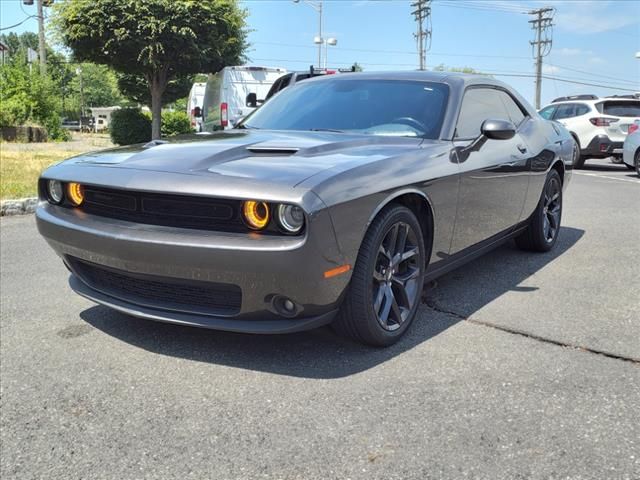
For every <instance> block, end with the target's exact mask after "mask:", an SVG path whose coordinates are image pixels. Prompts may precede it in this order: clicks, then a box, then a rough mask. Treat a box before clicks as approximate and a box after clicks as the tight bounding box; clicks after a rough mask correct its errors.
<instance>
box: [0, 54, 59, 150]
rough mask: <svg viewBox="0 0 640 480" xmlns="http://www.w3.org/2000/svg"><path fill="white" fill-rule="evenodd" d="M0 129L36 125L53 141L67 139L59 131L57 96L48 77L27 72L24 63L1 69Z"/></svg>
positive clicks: (6, 65) (10, 63) (14, 62)
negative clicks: (45, 130)
mask: <svg viewBox="0 0 640 480" xmlns="http://www.w3.org/2000/svg"><path fill="white" fill-rule="evenodd" d="M0 91H1V92H2V97H3V98H2V101H1V102H0V126H3V127H17V126H22V125H39V126H42V127H45V128H46V129H47V132H48V135H49V138H51V139H52V140H67V139H68V138H69V134H68V132H67V131H66V130H64V129H63V128H62V122H61V119H60V111H59V110H60V109H59V105H58V101H57V96H58V93H57V91H56V87H55V83H54V82H53V80H52V79H51V77H49V76H46V75H40V73H39V72H38V71H37V70H35V71H29V69H28V67H27V65H26V63H25V62H18V61H13V62H8V63H6V64H5V65H2V66H1V67H0Z"/></svg>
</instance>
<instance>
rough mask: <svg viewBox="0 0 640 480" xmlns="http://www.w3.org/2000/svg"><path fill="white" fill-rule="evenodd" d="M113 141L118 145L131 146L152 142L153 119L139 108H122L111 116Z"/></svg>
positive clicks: (110, 125) (110, 128)
mask: <svg viewBox="0 0 640 480" xmlns="http://www.w3.org/2000/svg"><path fill="white" fill-rule="evenodd" d="M109 130H110V134H111V140H112V141H113V143H117V144H118V145H131V144H132V143H143V142H148V141H149V140H151V119H150V118H149V117H148V116H147V115H145V114H144V113H142V112H141V111H140V110H139V109H137V108H122V109H120V110H116V111H114V112H113V113H112V114H111V122H110V124H109Z"/></svg>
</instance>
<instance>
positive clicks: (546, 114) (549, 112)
mask: <svg viewBox="0 0 640 480" xmlns="http://www.w3.org/2000/svg"><path fill="white" fill-rule="evenodd" d="M555 111H556V107H555V105H554V106H552V107H546V108H543V109H542V110H540V116H541V117H542V118H546V119H547V120H551V117H552V116H553V112H555Z"/></svg>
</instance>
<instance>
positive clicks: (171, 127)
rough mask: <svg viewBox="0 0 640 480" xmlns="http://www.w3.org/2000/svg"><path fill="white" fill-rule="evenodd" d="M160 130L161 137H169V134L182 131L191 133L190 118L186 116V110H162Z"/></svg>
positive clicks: (181, 132) (178, 133) (177, 133)
mask: <svg viewBox="0 0 640 480" xmlns="http://www.w3.org/2000/svg"><path fill="white" fill-rule="evenodd" d="M161 132H162V136H163V137H170V136H171V135H180V134H183V133H192V132H193V128H192V127H191V120H189V117H188V116H187V114H186V112H180V111H175V110H174V111H170V110H167V111H164V112H162V127H161Z"/></svg>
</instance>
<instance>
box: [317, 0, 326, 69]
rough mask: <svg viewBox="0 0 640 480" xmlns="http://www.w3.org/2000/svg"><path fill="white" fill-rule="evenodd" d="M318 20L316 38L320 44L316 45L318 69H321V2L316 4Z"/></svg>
mask: <svg viewBox="0 0 640 480" xmlns="http://www.w3.org/2000/svg"><path fill="white" fill-rule="evenodd" d="M318 19H319V22H318V36H319V37H320V43H319V44H318V68H321V67H322V40H323V39H322V2H319V3H318ZM325 62H326V60H325ZM325 66H326V65H325Z"/></svg>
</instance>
